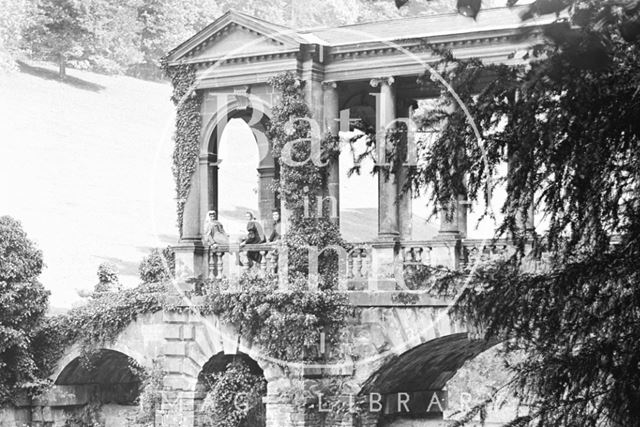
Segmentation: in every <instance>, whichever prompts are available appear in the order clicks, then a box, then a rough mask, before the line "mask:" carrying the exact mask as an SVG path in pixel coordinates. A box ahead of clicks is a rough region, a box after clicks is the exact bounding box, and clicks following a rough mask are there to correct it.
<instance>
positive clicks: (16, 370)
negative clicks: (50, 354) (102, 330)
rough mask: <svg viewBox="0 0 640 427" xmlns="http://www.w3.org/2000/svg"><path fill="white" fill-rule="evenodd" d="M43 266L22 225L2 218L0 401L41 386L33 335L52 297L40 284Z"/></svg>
mask: <svg viewBox="0 0 640 427" xmlns="http://www.w3.org/2000/svg"><path fill="white" fill-rule="evenodd" d="M42 267H43V262H42V253H41V252H40V250H39V249H37V248H36V246H35V245H34V243H33V242H32V241H31V240H29V238H28V237H27V235H26V233H25V232H24V230H23V229H22V226H21V225H20V223H19V222H18V221H16V220H15V219H13V218H11V217H9V216H2V217H0V402H4V401H6V400H8V399H9V398H11V397H15V396H16V392H19V391H32V390H34V389H35V388H37V387H39V386H40V385H41V380H40V378H39V377H38V366H37V357H36V356H34V351H35V350H36V349H37V348H38V346H37V343H36V342H34V335H35V330H36V327H37V325H38V324H39V322H41V320H42V319H43V317H44V314H45V312H46V310H47V301H48V297H49V292H48V291H46V290H45V289H44V287H43V286H42V285H41V284H40V283H39V282H38V281H37V277H38V275H40V272H41V271H42Z"/></svg>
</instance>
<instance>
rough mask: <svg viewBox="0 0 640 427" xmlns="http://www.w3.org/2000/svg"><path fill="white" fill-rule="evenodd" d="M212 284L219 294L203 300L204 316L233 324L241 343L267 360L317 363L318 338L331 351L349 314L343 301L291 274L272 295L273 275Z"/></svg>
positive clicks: (341, 296)
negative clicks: (285, 287)
mask: <svg viewBox="0 0 640 427" xmlns="http://www.w3.org/2000/svg"><path fill="white" fill-rule="evenodd" d="M231 285H232V286H230V282H229V281H227V280H223V281H219V282H218V281H216V282H214V283H212V285H211V286H213V287H214V288H217V289H218V290H220V291H221V292H211V293H210V294H208V295H206V296H205V303H204V306H203V307H202V310H203V311H204V312H211V313H213V314H215V315H217V316H220V318H221V320H222V321H223V322H226V323H229V324H231V325H234V326H235V327H236V328H237V330H238V332H239V333H240V334H241V335H242V336H243V337H245V338H246V339H247V340H250V341H253V343H255V344H257V345H258V346H260V347H261V348H262V349H263V350H264V351H265V352H266V353H267V354H268V355H269V356H271V357H275V358H279V359H282V360H288V361H302V360H318V359H320V358H321V356H322V355H320V354H319V351H318V348H319V346H320V334H321V332H324V333H325V340H326V344H327V346H328V347H332V344H333V347H337V344H338V341H339V339H338V336H339V332H340V330H341V329H342V328H343V327H344V326H345V325H346V319H347V316H348V314H349V308H348V306H347V305H348V300H347V298H346V296H345V295H344V294H343V293H339V292H335V291H332V290H326V291H316V292H310V291H309V290H308V287H307V282H306V279H305V278H304V277H302V276H295V277H294V278H293V279H292V280H291V281H290V283H289V289H288V291H287V292H277V291H276V290H277V286H278V281H277V278H276V277H275V276H272V275H265V274H262V273H260V272H251V271H250V272H249V273H248V274H246V275H243V276H242V278H241V279H240V281H239V282H238V283H233V284H231Z"/></svg>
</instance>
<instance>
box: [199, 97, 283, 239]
mask: <svg viewBox="0 0 640 427" xmlns="http://www.w3.org/2000/svg"><path fill="white" fill-rule="evenodd" d="M268 126H269V118H268V117H267V115H266V114H264V113H263V112H261V111H259V110H254V109H253V108H251V107H248V108H245V109H235V110H232V111H230V112H229V113H228V114H227V115H226V116H224V117H223V118H222V119H221V121H219V122H218V123H217V124H216V126H215V128H214V129H213V131H212V133H211V137H210V139H209V146H208V151H209V153H210V157H209V160H208V167H209V169H208V174H209V179H208V182H207V186H208V188H207V190H206V191H207V193H208V196H207V197H208V200H209V205H208V209H207V210H210V209H213V210H216V211H217V212H218V219H219V220H220V222H222V224H223V226H224V228H225V231H226V232H227V233H228V234H229V235H230V237H231V242H237V241H238V240H239V239H242V238H244V237H246V235H247V229H246V226H247V219H246V216H245V215H246V213H247V212H248V211H249V212H251V213H253V215H254V216H255V218H256V219H257V220H258V221H260V222H261V224H262V226H263V229H264V231H265V234H266V235H267V236H268V235H269V234H270V232H271V228H272V225H273V221H272V214H273V211H274V210H278V211H279V210H280V209H279V208H280V203H279V198H278V194H277V192H276V191H275V190H274V188H273V181H274V179H276V178H277V175H278V168H277V166H276V165H275V163H274V160H273V156H272V152H271V146H270V144H269V140H268V138H267V129H268ZM201 215H206V210H202V212H201ZM202 219H203V220H204V217H203V218H202Z"/></svg>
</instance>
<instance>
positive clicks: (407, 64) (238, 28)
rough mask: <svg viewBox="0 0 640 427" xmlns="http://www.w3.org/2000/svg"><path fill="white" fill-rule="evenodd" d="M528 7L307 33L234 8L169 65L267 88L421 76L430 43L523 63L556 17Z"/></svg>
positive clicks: (203, 78) (214, 82)
mask: <svg viewBox="0 0 640 427" xmlns="http://www.w3.org/2000/svg"><path fill="white" fill-rule="evenodd" d="M527 7H528V6H527V5H524V6H514V7H511V8H508V7H495V8H488V9H483V10H482V11H481V12H480V14H479V15H478V16H477V19H475V20H474V19H472V18H468V17H465V16H462V15H460V14H458V13H446V14H437V15H427V16H416V17H409V18H401V19H393V20H386V21H380V22H368V23H361V24H354V25H346V26H339V27H331V28H307V29H291V28H288V27H286V26H282V25H278V24H274V23H271V22H268V21H265V20H263V19H259V18H256V17H254V16H250V15H247V14H245V13H242V12H238V11H234V10H231V11H228V12H226V13H225V14H224V15H222V16H221V17H220V18H218V19H217V20H215V21H214V22H213V23H211V24H210V25H208V26H207V27H205V28H204V29H203V30H201V31H199V32H198V33H197V34H195V35H194V36H193V37H191V38H189V39H188V40H186V41H185V42H184V43H182V44H180V45H179V46H177V47H176V48H175V49H173V50H172V51H171V52H170V53H169V54H168V56H167V59H168V64H169V66H177V65H180V64H193V65H196V66H197V67H198V69H199V70H200V71H199V72H200V75H199V83H198V87H199V88H222V87H232V86H237V85H252V84H256V83H265V82H267V81H268V79H269V78H270V77H272V76H274V75H276V74H278V73H279V72H282V71H292V72H298V73H302V76H301V77H302V78H303V79H305V80H316V81H348V80H367V79H371V78H374V77H380V76H412V75H418V74H421V73H422V72H424V69H425V67H424V64H425V63H426V62H432V61H435V60H437V59H438V58H437V55H434V54H433V52H432V51H430V50H429V49H425V45H430V46H432V47H436V48H439V49H443V48H444V49H450V50H451V51H452V52H453V53H454V55H455V56H457V57H459V58H469V57H478V58H481V59H483V60H486V61H488V62H501V63H514V62H522V61H519V60H518V59H516V60H514V59H513V54H514V53H515V52H516V51H522V50H523V49H528V48H529V47H531V45H533V44H536V43H538V42H539V41H540V40H541V37H542V36H541V32H542V31H541V29H542V27H544V26H546V25H549V24H550V23H552V22H554V21H556V20H557V18H558V16H556V14H549V15H543V16H538V17H536V18H534V19H531V20H527V21H522V20H521V19H520V15H521V14H522V13H523V11H524V10H525V9H526V8H527ZM205 69H206V71H205Z"/></svg>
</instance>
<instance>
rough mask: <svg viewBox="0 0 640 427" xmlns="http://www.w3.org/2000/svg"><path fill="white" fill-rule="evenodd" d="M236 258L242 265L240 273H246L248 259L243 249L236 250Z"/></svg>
mask: <svg viewBox="0 0 640 427" xmlns="http://www.w3.org/2000/svg"><path fill="white" fill-rule="evenodd" d="M238 258H239V259H240V263H241V264H242V272H243V273H246V272H247V271H249V257H248V255H247V251H246V250H245V249H242V248H241V249H239V250H238Z"/></svg>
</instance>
